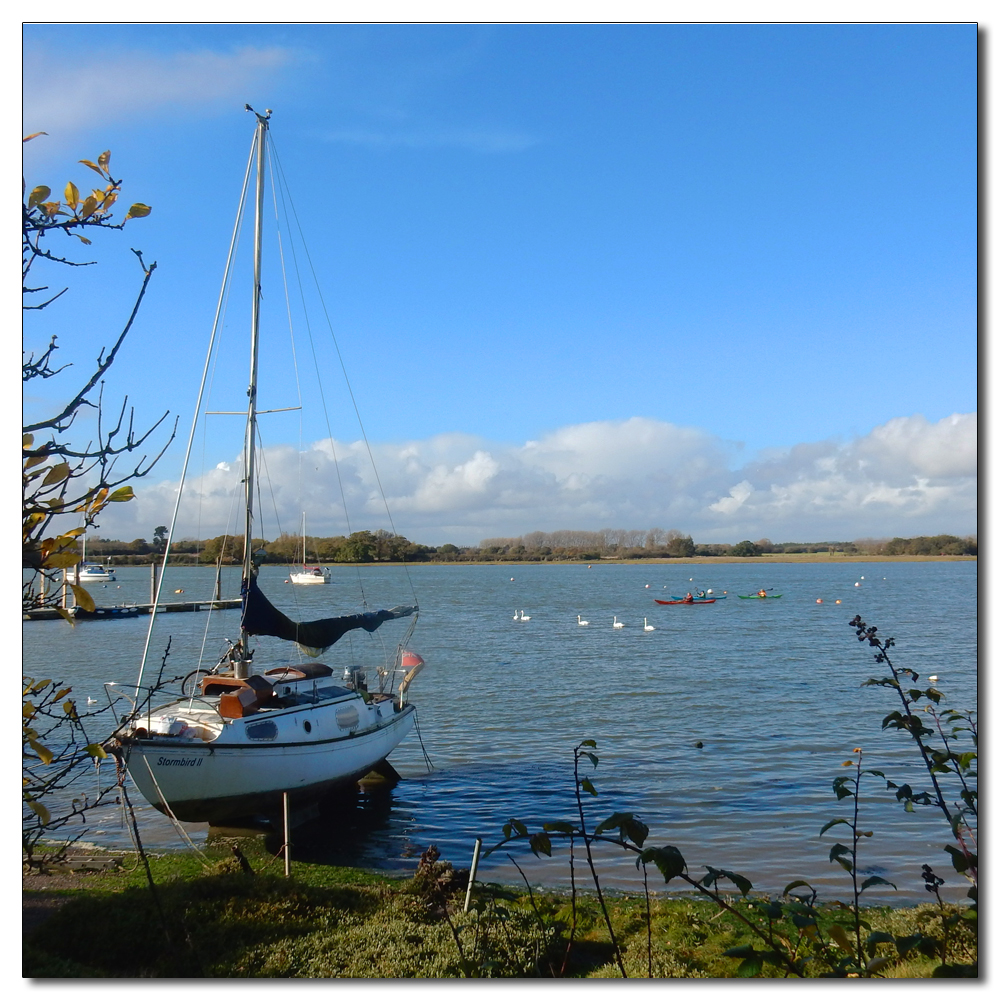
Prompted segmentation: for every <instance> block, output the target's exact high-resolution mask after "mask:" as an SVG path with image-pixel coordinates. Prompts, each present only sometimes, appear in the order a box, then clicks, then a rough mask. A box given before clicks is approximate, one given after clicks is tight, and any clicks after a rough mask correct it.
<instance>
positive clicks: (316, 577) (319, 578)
mask: <svg viewBox="0 0 1000 1000" xmlns="http://www.w3.org/2000/svg"><path fill="white" fill-rule="evenodd" d="M288 579H289V580H291V581H292V583H304V584H313V583H329V582H330V571H329V570H328V569H324V568H323V567H322V566H307V565H306V515H305V513H303V514H302V572H300V573H289V574H288Z"/></svg>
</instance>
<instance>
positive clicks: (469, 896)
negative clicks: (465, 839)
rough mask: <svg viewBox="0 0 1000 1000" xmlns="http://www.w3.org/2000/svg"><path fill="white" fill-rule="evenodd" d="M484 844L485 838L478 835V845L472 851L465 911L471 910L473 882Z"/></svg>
mask: <svg viewBox="0 0 1000 1000" xmlns="http://www.w3.org/2000/svg"><path fill="white" fill-rule="evenodd" d="M482 846H483V838H482V837H476V847H475V850H473V852H472V868H471V869H470V870H469V885H468V888H467V889H466V890H465V909H464V910H462V912H463V913H468V912H469V900H470V899H472V883H473V882H475V881H476V871H477V870H478V868H479V849H480V848H481V847H482Z"/></svg>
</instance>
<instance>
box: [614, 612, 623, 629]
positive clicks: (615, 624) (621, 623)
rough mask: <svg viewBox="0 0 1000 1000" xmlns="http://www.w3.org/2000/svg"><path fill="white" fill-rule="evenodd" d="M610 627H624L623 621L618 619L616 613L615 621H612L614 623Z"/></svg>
mask: <svg viewBox="0 0 1000 1000" xmlns="http://www.w3.org/2000/svg"><path fill="white" fill-rule="evenodd" d="M611 627H612V628H625V622H620V621H619V620H618V615H615V621H614V624H613V625H612V626H611Z"/></svg>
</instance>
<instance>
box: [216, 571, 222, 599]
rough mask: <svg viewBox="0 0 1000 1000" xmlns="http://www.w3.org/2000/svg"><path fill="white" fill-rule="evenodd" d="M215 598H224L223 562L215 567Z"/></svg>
mask: <svg viewBox="0 0 1000 1000" xmlns="http://www.w3.org/2000/svg"><path fill="white" fill-rule="evenodd" d="M215 599H216V600H217V601H221V600H222V563H221V562H220V563H218V564H217V565H216V567H215Z"/></svg>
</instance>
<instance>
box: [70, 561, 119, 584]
mask: <svg viewBox="0 0 1000 1000" xmlns="http://www.w3.org/2000/svg"><path fill="white" fill-rule="evenodd" d="M115 579H116V577H115V571H114V570H113V569H112V568H111V567H110V566H102V565H101V564H100V563H95V562H89V563H84V564H83V565H82V566H81V567H80V575H79V580H80V583H108V582H109V581H112V580H115Z"/></svg>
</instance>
